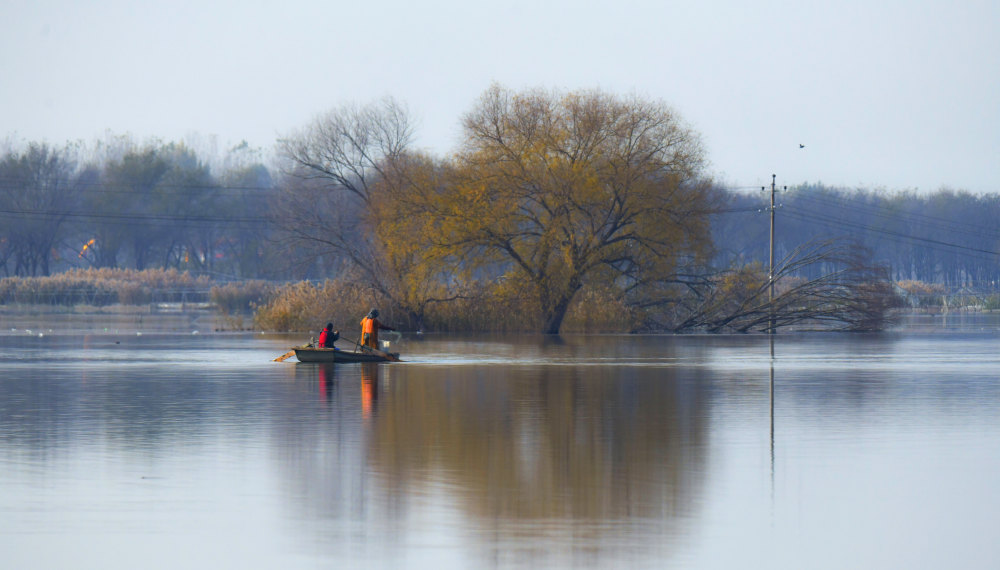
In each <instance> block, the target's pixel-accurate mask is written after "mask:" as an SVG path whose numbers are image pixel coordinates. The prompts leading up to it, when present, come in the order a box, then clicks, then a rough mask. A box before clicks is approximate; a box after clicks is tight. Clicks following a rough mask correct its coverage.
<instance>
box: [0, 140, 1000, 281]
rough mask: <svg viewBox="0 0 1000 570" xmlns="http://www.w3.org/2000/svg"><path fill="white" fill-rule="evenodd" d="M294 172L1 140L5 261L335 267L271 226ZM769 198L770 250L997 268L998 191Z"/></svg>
mask: <svg viewBox="0 0 1000 570" xmlns="http://www.w3.org/2000/svg"><path fill="white" fill-rule="evenodd" d="M296 184H299V185H300V184H301V183H300V181H295V180H289V179H287V178H286V177H284V176H283V175H282V174H281V173H280V172H278V171H276V170H275V169H274V167H268V166H266V165H265V164H263V158H262V156H261V153H260V151H258V150H254V149H250V148H248V147H246V146H245V145H241V146H238V147H235V148H232V149H229V150H228V151H227V152H226V153H225V155H224V156H222V157H219V156H211V157H207V156H200V155H199V154H198V153H196V151H194V150H193V149H192V148H190V147H188V146H185V145H184V144H181V143H174V142H170V143H161V142H154V143H145V144H138V143H135V142H134V141H132V140H131V139H128V138H127V137H120V138H113V139H111V140H109V141H104V142H101V143H97V144H94V145H92V147H90V148H87V147H84V146H82V145H66V146H63V147H55V146H50V145H48V144H45V143H28V144H26V145H22V146H21V147H18V148H8V149H6V150H5V151H4V152H3V154H2V156H0V275H4V276H41V275H50V274H55V273H61V272H64V271H67V270H70V269H75V268H113V269H136V270H143V269H176V270H179V271H189V272H191V273H193V274H195V275H210V276H213V277H223V278H227V279H268V280H280V281H289V280H299V279H311V280H317V279H318V280H322V279H327V278H338V277H342V268H343V267H344V264H343V263H342V262H341V261H340V260H337V259H334V258H331V255H330V252H329V251H322V250H321V249H309V248H305V247H302V245H301V242H297V246H296V247H294V248H290V247H289V245H288V243H289V242H287V241H285V240H284V238H285V237H287V235H286V234H287V229H286V230H285V231H280V230H279V229H278V227H279V226H280V224H278V223H276V222H278V221H279V220H276V219H275V217H274V216H275V215H276V212H279V211H281V208H279V207H277V204H278V203H279V202H280V201H281V200H282V196H283V193H282V192H283V190H286V189H287V188H285V186H289V187H291V186H294V185H296ZM716 191H717V193H718V196H719V204H720V206H719V209H718V213H715V214H714V215H712V216H711V224H712V238H713V242H714V246H715V249H716V255H715V256H714V258H713V261H714V265H715V266H717V267H720V268H721V267H733V266H739V265H746V264H749V263H752V262H760V263H763V264H765V265H766V264H767V260H768V232H769V224H768V200H769V196H768V194H767V192H764V191H750V192H748V191H747V190H745V189H741V190H730V189H727V188H724V187H719V188H717V189H716ZM777 204H778V206H777V210H776V222H777V223H776V232H775V241H776V255H777V257H778V259H780V258H781V257H782V256H784V255H786V254H788V253H789V252H791V251H793V250H794V249H795V248H796V247H798V246H800V245H801V244H803V243H806V242H808V241H810V240H815V239H825V238H831V237H833V238H841V237H848V238H850V239H853V240H855V241H857V242H859V243H860V244H862V245H864V246H866V247H867V248H869V249H870V250H871V251H872V252H873V261H874V262H877V263H882V264H885V265H887V266H888V267H889V268H890V270H891V276H892V278H893V279H894V280H898V281H903V280H915V281H921V282H925V283H938V284H943V285H945V286H947V287H949V288H958V287H973V288H982V289H992V288H995V287H996V286H997V283H998V282H1000V261H998V260H1000V225H998V224H997V220H1000V194H986V195H976V194H971V193H968V192H964V191H955V190H947V189H945V190H938V191H935V192H931V193H918V192H915V191H885V190H870V189H842V188H829V187H825V186H823V185H808V184H807V185H801V186H796V187H793V188H790V189H788V190H787V191H783V192H780V193H779V195H778V199H777ZM324 207H326V206H325V205H324V204H323V203H322V202H319V201H318V202H317V203H316V208H317V210H321V209H322V208H324ZM335 214H336V212H331V213H330V215H331V216H333V215H335ZM399 216H401V217H403V216H406V212H404V211H400V212H399ZM821 270H822V269H821V268H820V267H819V266H817V267H813V268H812V271H821ZM805 277H811V276H809V275H806V276H805Z"/></svg>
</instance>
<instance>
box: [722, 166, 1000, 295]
mask: <svg viewBox="0 0 1000 570" xmlns="http://www.w3.org/2000/svg"><path fill="white" fill-rule="evenodd" d="M769 193H770V188H767V189H766V190H757V191H751V192H748V191H746V190H741V191H724V193H723V195H724V197H725V199H724V201H723V206H722V207H721V208H720V213H719V214H717V215H715V216H713V224H712V233H713V239H714V243H715V246H716V248H717V255H716V257H715V263H716V264H717V265H718V266H721V267H725V266H729V265H743V264H746V263H747V262H752V261H757V262H760V263H763V264H764V265H766V264H767V262H768V233H769V231H770V230H769V207H770V203H769V202H770V195H769ZM998 220H1000V194H995V193H994V194H985V195H977V194H971V193H969V192H963V191H955V190H947V189H945V190H938V191H936V192H931V193H917V192H915V191H897V192H889V191H878V190H866V189H857V190H848V189H837V188H828V187H825V186H823V185H818V184H817V185H810V184H806V185H801V186H796V187H793V188H789V189H788V190H787V191H780V192H779V193H778V196H777V199H776V209H775V226H776V228H775V250H776V253H775V257H776V258H778V260H780V259H781V258H782V257H783V256H785V255H787V254H788V252H790V251H792V250H794V249H795V248H796V247H798V246H799V245H800V244H803V243H806V242H809V241H810V240H814V239H829V238H847V239H850V240H852V241H855V242H858V243H860V244H861V245H863V246H865V247H867V248H868V249H869V250H870V251H871V252H872V262H874V263H879V264H882V265H885V266H887V267H888V268H889V270H890V277H891V279H893V280H894V281H920V282H923V283H928V284H941V285H944V286H945V287H946V288H947V289H948V290H956V289H960V288H969V289H976V290H982V291H995V290H996V289H997V287H998V285H1000V224H998ZM810 270H811V271H813V272H817V271H820V270H821V268H820V267H819V266H816V267H812V268H810ZM803 276H804V277H814V276H815V275H803Z"/></svg>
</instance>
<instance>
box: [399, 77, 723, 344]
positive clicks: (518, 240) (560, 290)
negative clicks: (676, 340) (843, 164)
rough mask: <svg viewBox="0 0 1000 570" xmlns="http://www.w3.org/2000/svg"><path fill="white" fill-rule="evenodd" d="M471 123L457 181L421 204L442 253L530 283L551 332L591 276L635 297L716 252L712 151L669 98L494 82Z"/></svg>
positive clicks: (542, 322)
mask: <svg viewBox="0 0 1000 570" xmlns="http://www.w3.org/2000/svg"><path fill="white" fill-rule="evenodd" d="M463 127H464V144H463V148H462V151H461V152H460V153H459V154H458V155H457V157H456V158H455V161H454V177H453V179H452V180H450V181H449V183H448V184H447V185H444V186H442V187H440V188H437V189H434V190H433V191H427V192H425V193H422V194H414V195H412V196H411V202H412V201H419V202H420V203H419V204H416V205H415V207H414V211H415V212H416V213H418V214H419V215H423V216H425V223H427V224H431V223H433V224H434V228H435V233H436V235H435V237H434V242H435V247H436V249H437V252H438V254H439V256H440V258H447V257H450V258H452V259H461V260H462V261H463V263H464V264H465V265H466V266H467V267H468V266H479V267H489V266H492V267H494V268H496V267H499V268H501V270H502V272H503V273H504V275H503V278H504V279H506V280H509V281H519V282H523V287H524V294H527V295H533V296H535V297H536V298H537V301H538V306H539V307H540V311H541V314H540V315H539V328H540V330H541V331H542V332H545V333H558V332H559V329H560V327H561V325H562V321H563V318H564V317H565V315H566V312H567V310H568V308H569V307H570V304H571V303H572V302H573V299H574V297H575V296H576V294H577V293H578V292H579V291H580V290H581V289H582V288H583V287H584V286H585V285H586V284H588V283H594V284H603V285H607V284H612V285H614V286H616V287H618V288H620V290H621V291H622V294H623V295H625V294H636V293H637V292H638V291H640V290H641V289H642V288H644V287H647V286H650V285H653V284H659V285H662V284H663V283H666V282H669V281H671V280H673V279H674V278H675V277H676V276H677V274H678V272H680V271H683V269H684V268H685V267H686V266H687V264H688V263H689V262H690V261H691V260H692V259H696V258H703V257H704V256H705V254H707V252H708V250H709V248H710V236H709V232H708V224H707V222H706V219H705V218H706V216H707V213H708V208H707V196H708V195H707V193H706V190H707V185H706V184H704V183H703V181H702V180H701V178H700V174H701V169H702V167H703V151H702V147H701V144H700V141H699V139H698V137H697V136H696V135H695V133H694V132H692V131H691V130H690V129H688V128H687V127H686V126H685V125H684V124H683V123H682V122H681V121H680V119H679V118H678V117H677V116H676V115H675V114H674V113H673V111H671V110H670V109H669V108H668V107H667V106H666V105H664V104H663V103H660V102H655V101H648V100H645V99H642V98H639V97H635V96H632V97H618V96H615V95H611V94H608V93H604V92H602V91H598V90H594V91H578V92H572V93H557V92H546V91H540V90H533V91H525V92H513V91H511V90H508V89H506V88H503V87H501V86H498V85H494V86H493V87H491V88H490V89H488V90H487V91H486V93H485V94H484V95H483V96H482V97H481V99H480V100H479V102H478V104H477V105H476V106H475V108H474V109H473V110H472V111H471V112H469V113H468V114H467V115H466V116H465V118H464V120H463Z"/></svg>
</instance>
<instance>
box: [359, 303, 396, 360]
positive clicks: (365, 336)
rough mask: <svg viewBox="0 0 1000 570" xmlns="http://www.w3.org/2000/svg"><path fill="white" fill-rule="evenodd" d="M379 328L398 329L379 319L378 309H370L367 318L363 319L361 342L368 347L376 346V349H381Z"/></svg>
mask: <svg viewBox="0 0 1000 570" xmlns="http://www.w3.org/2000/svg"><path fill="white" fill-rule="evenodd" d="M379 329H382V330H387V331H394V330H396V329H394V328H392V327H390V326H389V325H385V324H382V322H381V321H379V320H378V309H372V310H370V311H368V314H367V315H365V318H363V319H361V344H362V346H366V347H368V348H374V349H375V350H381V349H380V348H379V347H378V331H379Z"/></svg>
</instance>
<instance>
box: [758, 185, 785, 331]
mask: <svg viewBox="0 0 1000 570" xmlns="http://www.w3.org/2000/svg"><path fill="white" fill-rule="evenodd" d="M777 178H778V175H777V174H772V175H771V238H770V245H769V248H768V249H769V252H770V253H769V256H768V262H767V311H768V322H767V328H768V333H769V334H774V333H775V330H774V194H775V192H776V191H777V186H776V184H775V181H776V180H777ZM760 189H761V190H764V189H765V188H764V187H763V186H761V188H760ZM785 189H786V190H787V189H788V187H787V186H786V187H785Z"/></svg>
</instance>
